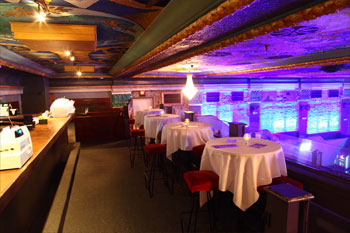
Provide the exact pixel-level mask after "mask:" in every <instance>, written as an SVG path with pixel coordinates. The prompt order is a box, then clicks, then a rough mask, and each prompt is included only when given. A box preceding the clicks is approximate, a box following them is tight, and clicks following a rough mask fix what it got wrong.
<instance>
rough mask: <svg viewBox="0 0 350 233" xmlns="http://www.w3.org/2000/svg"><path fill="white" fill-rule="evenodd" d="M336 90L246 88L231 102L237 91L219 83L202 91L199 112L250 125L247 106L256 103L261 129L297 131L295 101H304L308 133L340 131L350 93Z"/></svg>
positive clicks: (274, 131)
mask: <svg viewBox="0 0 350 233" xmlns="http://www.w3.org/2000/svg"><path fill="white" fill-rule="evenodd" d="M332 89H334V86H332ZM336 90H339V95H338V96H329V94H328V93H329V89H328V88H327V85H324V86H322V87H320V86H316V87H311V88H310V87H305V88H295V89H293V90H290V89H289V90H285V89H278V87H277V88H272V90H265V89H264V90H256V89H253V88H245V89H240V91H244V99H243V100H241V101H232V99H231V92H232V91H237V90H232V89H231V90H229V89H228V88H227V87H224V86H218V87H217V89H212V88H211V89H208V90H206V89H204V90H201V92H202V96H203V98H202V99H203V102H202V103H201V114H202V115H214V116H216V117H218V118H219V119H221V120H224V121H228V122H243V123H246V124H247V126H249V121H250V118H251V115H250V114H252V113H250V111H251V110H250V105H251V104H254V105H255V106H256V104H257V105H258V106H259V107H260V109H259V110H260V111H259V114H260V116H259V117H258V119H259V122H258V125H259V126H260V129H268V130H269V131H271V132H273V133H277V132H292V131H298V129H299V127H301V126H300V125H299V122H298V117H299V105H298V103H299V101H303V102H304V101H306V102H307V103H308V105H309V106H310V108H309V110H308V113H307V126H306V127H307V134H315V133H323V132H334V131H340V121H341V113H340V112H341V101H342V99H349V98H350V96H347V95H346V94H345V95H343V93H347V89H345V91H344V88H343V87H337V88H336ZM215 92H216V93H219V98H217V99H215V98H212V96H215ZM317 92H318V95H317ZM208 93H209V94H208ZM314 93H316V94H314ZM208 97H210V98H208ZM254 118H256V117H254Z"/></svg>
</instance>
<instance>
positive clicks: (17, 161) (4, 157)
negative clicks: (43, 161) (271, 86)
mask: <svg viewBox="0 0 350 233" xmlns="http://www.w3.org/2000/svg"><path fill="white" fill-rule="evenodd" d="M0 130H1V129H0ZM32 155H33V144H32V140H31V138H30V133H29V130H28V128H27V126H13V127H10V126H8V127H6V128H3V129H2V130H1V132H0V170H7V169H14V168H21V167H22V166H23V165H24V164H25V163H26V162H27V161H28V159H29V158H30V157H31V156H32Z"/></svg>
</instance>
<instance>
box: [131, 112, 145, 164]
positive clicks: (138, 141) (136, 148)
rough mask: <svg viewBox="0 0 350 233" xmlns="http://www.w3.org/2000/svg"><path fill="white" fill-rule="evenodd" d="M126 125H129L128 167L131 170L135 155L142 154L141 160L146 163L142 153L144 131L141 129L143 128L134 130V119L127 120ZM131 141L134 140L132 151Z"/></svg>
mask: <svg viewBox="0 0 350 233" xmlns="http://www.w3.org/2000/svg"><path fill="white" fill-rule="evenodd" d="M128 124H129V130H130V138H129V156H130V166H131V167H132V168H133V167H134V163H135V156H136V154H143V159H144V162H145V163H146V160H145V154H144V151H143V145H144V138H145V130H144V129H143V127H140V128H139V129H135V119H129V120H128ZM133 140H134V145H133V149H132V148H131V147H132V141H133Z"/></svg>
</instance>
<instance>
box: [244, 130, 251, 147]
mask: <svg viewBox="0 0 350 233" xmlns="http://www.w3.org/2000/svg"><path fill="white" fill-rule="evenodd" d="M243 138H244V140H245V141H246V145H247V146H248V145H249V139H250V134H248V133H246V134H244V136H243Z"/></svg>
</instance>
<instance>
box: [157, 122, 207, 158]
mask: <svg viewBox="0 0 350 233" xmlns="http://www.w3.org/2000/svg"><path fill="white" fill-rule="evenodd" d="M213 138H214V137H213V131H212V130H211V127H210V125H209V124H206V123H202V122H189V124H188V125H186V124H185V122H177V123H170V124H166V125H165V126H164V127H163V131H162V140H161V143H162V144H166V145H167V147H166V156H167V158H168V159H170V160H172V154H173V153H175V152H176V151H178V150H183V151H190V150H192V148H193V147H195V146H198V145H201V144H205V143H206V142H207V141H209V140H211V139H213Z"/></svg>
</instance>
